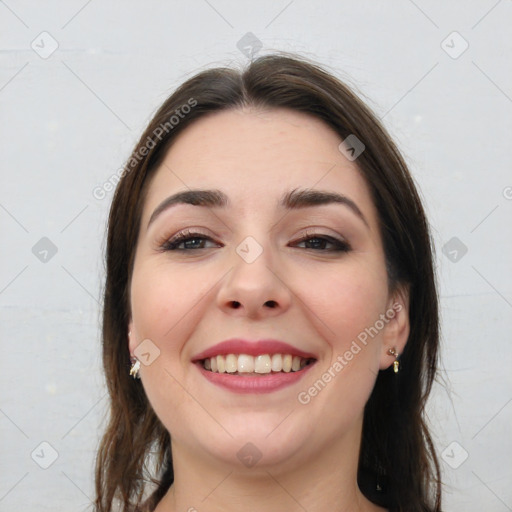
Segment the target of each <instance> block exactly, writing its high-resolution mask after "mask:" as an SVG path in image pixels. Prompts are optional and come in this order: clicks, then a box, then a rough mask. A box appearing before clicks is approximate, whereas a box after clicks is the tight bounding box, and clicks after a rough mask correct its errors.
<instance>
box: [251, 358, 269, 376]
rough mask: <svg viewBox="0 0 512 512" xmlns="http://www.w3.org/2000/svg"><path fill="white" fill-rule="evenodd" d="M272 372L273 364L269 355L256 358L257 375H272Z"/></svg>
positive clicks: (255, 369)
mask: <svg viewBox="0 0 512 512" xmlns="http://www.w3.org/2000/svg"><path fill="white" fill-rule="evenodd" d="M271 371H272V364H271V361H270V356H269V355H268V354H265V355H262V356H256V357H255V358H254V372H255V373H270V372H271Z"/></svg>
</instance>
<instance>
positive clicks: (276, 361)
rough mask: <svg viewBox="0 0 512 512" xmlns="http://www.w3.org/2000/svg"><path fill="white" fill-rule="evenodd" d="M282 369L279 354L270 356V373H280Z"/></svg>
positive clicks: (281, 359) (281, 360)
mask: <svg viewBox="0 0 512 512" xmlns="http://www.w3.org/2000/svg"><path fill="white" fill-rule="evenodd" d="M282 369H283V358H282V357H281V354H274V355H273V356H272V371H273V372H280V371H281V370H282Z"/></svg>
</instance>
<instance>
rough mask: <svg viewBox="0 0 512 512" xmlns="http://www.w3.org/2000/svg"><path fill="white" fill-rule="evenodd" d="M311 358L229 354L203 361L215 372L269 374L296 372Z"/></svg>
mask: <svg viewBox="0 0 512 512" xmlns="http://www.w3.org/2000/svg"><path fill="white" fill-rule="evenodd" d="M308 362H309V359H304V358H302V357H299V356H292V355H291V354H272V355H270V354H261V355H258V356H250V355H248V354H239V355H237V354H227V355H218V356H214V357H209V358H208V359H205V360H204V361H203V367H204V369H205V370H209V371H212V372H215V373H238V374H250V373H257V374H268V373H271V372H285V373H289V372H290V371H292V372H296V371H299V370H301V369H302V368H304V367H305V366H307V364H308Z"/></svg>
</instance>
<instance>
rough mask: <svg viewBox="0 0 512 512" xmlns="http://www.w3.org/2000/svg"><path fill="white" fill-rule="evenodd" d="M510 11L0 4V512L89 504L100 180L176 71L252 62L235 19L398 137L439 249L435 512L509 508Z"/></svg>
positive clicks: (174, 81) (338, 5)
mask: <svg viewBox="0 0 512 512" xmlns="http://www.w3.org/2000/svg"><path fill="white" fill-rule="evenodd" d="M511 24H512V1H510V0H501V1H496V0H489V1H487V0H485V1H484V0H482V1H471V2H467V1H464V2H463V1H459V2H456V1H452V2H449V3H448V2H441V1H431V2H428V1H426V0H417V1H415V2H414V1H412V0H403V1H393V2H369V1H364V2H360V1H355V0H354V1H347V2H339V1H338V2H336V1H323V2H322V1H320V2H306V1H301V0H295V1H289V0H284V1H269V0H266V1H262V0H259V1H258V2H234V1H228V0H209V1H206V0H192V1H189V2H185V1H174V2H163V1H161V2H156V1H149V2H144V3H143V2H134V1H133V0H131V1H124V2H120V1H99V0H92V1H89V2H85V1H83V0H73V1H68V2H60V3H59V2H55V1H49V2H44V3H42V2H36V1H33V0H32V1H25V2H20V1H16V0H6V1H5V2H0V37H1V41H0V48H1V51H0V59H1V61H0V103H1V115H2V118H1V119H2V122H1V126H0V130H1V133H0V144H1V153H0V156H1V173H2V174H1V176H2V178H1V188H0V228H1V240H2V242H1V244H2V250H1V253H0V254H1V262H0V263H1V266H0V314H1V322H0V329H1V331H0V339H1V343H2V358H1V371H0V383H1V396H0V432H1V437H0V439H1V445H0V465H1V474H0V510H1V511H5V512H7V511H12V512H18V511H20V510H24V511H36V510H37V511H42V510H51V511H53V512H58V511H67V512H69V511H82V510H86V509H87V508H88V507H90V499H91V497H92V496H93V480H92V467H93V460H94V455H95V448H96V444H97V442H98V439H99V436H100V431H101V429H102V427H103V425H104V423H103V422H104V414H105V406H106V403H107V400H106V397H105V387H104V384H103V377H102V375H101V371H100V364H101V363H100V351H99V332H100V331H99V329H100V303H101V289H102V285H103V284H102V281H103V277H104V270H103V250H104V233H105V223H106V215H107V212H108V208H109V204H110V200H111V197H112V193H111V192H107V193H106V194H105V195H106V197H105V198H104V199H101V200H100V199H97V198H96V197H95V196H94V195H93V190H94V189H95V187H98V186H100V187H101V186H103V184H104V183H105V182H106V181H107V180H108V179H109V178H110V177H111V176H112V174H114V173H115V172H116V171H117V170H118V169H119V167H121V166H122V165H123V163H124V161H125V160H126V159H127V157H128V155H129V153H130V150H131V149H132V146H133V145H134V143H135V142H136V139H137V138H138V136H139V135H140V133H141V131H142V129H143V127H144V126H145V124H146V123H147V121H148V119H149V118H150V115H151V113H152V112H153V111H154V110H155V109H156V108H157V107H158V106H159V105H160V104H161V103H162V101H163V100H164V99H165V98H166V97H167V96H168V94H169V93H170V92H171V91H172V90H173V89H174V88H175V87H176V86H177V85H178V84H179V83H180V82H182V81H183V80H184V79H185V78H187V77H189V76H190V75H191V74H193V73H195V72H196V71H198V70H199V69H203V68H205V67H209V66H211V65H218V64H229V63H230V62H236V63H243V62H245V61H246V60H247V56H246V55H244V54H243V53H242V52H241V51H240V50H239V49H238V47H237V43H238V41H239V40H240V39H241V38H242V37H244V35H245V34H246V33H247V32H252V33H253V34H254V35H255V36H256V37H257V38H258V39H259V40H260V41H261V43H262V45H263V48H262V49H261V50H260V52H259V53H260V54H262V53H266V52H268V51H271V50H272V49H279V50H288V51H293V52H298V53H300V54H303V55H305V56H307V57H311V58H313V59H316V60H318V61H319V62H321V63H323V64H324V65H325V66H326V67H328V68H330V69H331V70H332V71H333V72H335V73H336V74H338V76H340V77H341V78H345V79H346V80H347V81H348V82H349V83H350V84H351V85H352V86H354V87H356V88H357V90H358V91H359V94H361V95H363V96H364V97H366V98H367V101H368V102H369V104H370V106H371V107H372V108H373V109H374V110H375V111H376V112H377V114H378V115H379V117H381V118H382V119H383V121H384V123H385V125H386V126H387V127H388V128H389V130H390V131H391V133H392V134H393V136H394V137H395V138H396V140H397V141H398V144H399V146H400V148H401V149H402V151H403V153H404V155H405V157H406V159H407V162H408V163H409V164H410V166H411V170H412V172H413V174H414V176H415V178H416V180H417V182H418V184H419V186H420V188H421V191H422V195H423V197H424V200H425V202H426V207H427V210H428V213H429V217H430V220H431V223H432V227H433V234H434V237H435V244H436V250H437V256H436V260H437V264H438V269H439V280H440V295H441V306H442V316H443V347H442V355H443V373H442V375H441V378H442V380H443V381H444V384H443V385H437V386H436V388H435V390H434V394H433V397H432V400H431V401H430V403H429V414H430V419H431V423H432V425H433V432H434V436H435V442H436V446H437V449H438V451H439V454H440V455H441V454H443V455H442V458H441V464H442V469H443V473H444V479H445V483H446V485H445V506H444V509H445V510H447V511H452V512H458V511H460V512H471V511H475V512H476V511H481V510H485V511H487V512H489V511H496V512H501V511H503V512H505V511H507V510H512V485H511V482H512V464H511V463H510V461H511V460H512V441H511V436H510V424H511V420H512V403H511V401H512V380H511V376H510V375H511V372H510V367H511V366H512V350H511V348H510V342H511V335H510V333H511V331H512V329H511V328H512V315H511V313H512V309H511V308H512V284H511V272H510V267H511V265H510V260H511V254H512V239H511V236H510V220H511V212H512V174H511V160H512V157H511V151H510V135H511V123H512V122H511V119H512V116H511V113H512V99H511V97H512V77H511V65H510V62H511V58H510V56H511V47H512V40H511V38H510V36H508V37H507V35H509V34H510V26H511ZM454 31H456V32H457V34H452V33H453V32H454ZM43 32H46V34H44V33H43ZM42 33H43V34H42ZM443 41H444V42H443ZM57 44H58V47H57V48H56V49H55V48H54V47H55V46H56V45H57ZM466 45H469V46H468V48H467V49H466V50H465V51H463V50H464V49H465V46H466ZM52 50H55V51H54V52H53V53H51V51H52ZM50 53H51V54H50ZM43 237H47V238H48V239H49V240H50V241H51V244H50V243H49V242H48V240H43V241H40V240H41V239H42V238H43ZM454 237H455V239H454ZM34 247H35V248H34ZM53 247H55V248H56V249H57V252H56V254H53V252H52V250H53V251H54V250H55V249H53ZM443 248H444V252H443ZM465 250H467V252H466V253H464V251H465ZM45 251H48V252H45ZM42 442H46V443H49V445H48V444H43V445H41V443H42ZM466 457H467V458H466ZM41 466H43V467H44V466H49V467H48V468H47V469H43V467H41Z"/></svg>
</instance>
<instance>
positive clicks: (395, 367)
mask: <svg viewBox="0 0 512 512" xmlns="http://www.w3.org/2000/svg"><path fill="white" fill-rule="evenodd" d="M388 354H389V355H390V356H394V357H395V360H394V361H393V371H394V372H395V373H398V370H399V369H400V361H399V360H398V355H399V354H398V352H397V351H396V350H395V349H394V348H390V349H389V350H388Z"/></svg>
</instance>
